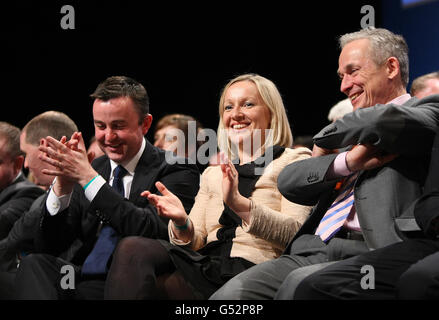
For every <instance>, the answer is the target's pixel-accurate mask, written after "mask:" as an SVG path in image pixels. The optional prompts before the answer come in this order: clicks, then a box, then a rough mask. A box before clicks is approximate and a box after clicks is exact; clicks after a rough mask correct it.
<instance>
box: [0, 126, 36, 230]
mask: <svg viewBox="0 0 439 320" xmlns="http://www.w3.org/2000/svg"><path fill="white" fill-rule="evenodd" d="M23 162H24V156H23V153H22V152H21V150H20V129H18V128H17V127H14V126H13V125H11V124H9V123H6V122H0V239H3V238H5V237H6V236H7V235H8V233H9V231H10V230H11V228H12V226H13V225H14V222H15V221H17V220H18V219H19V218H20V217H21V215H22V214H23V213H24V212H26V211H27V210H28V209H29V207H30V206H31V205H32V202H34V200H35V199H36V198H38V196H40V195H41V194H42V193H43V190H41V189H40V188H38V187H37V186H36V185H35V184H33V183H31V182H30V181H28V180H27V179H26V178H25V177H24V176H23V173H22V172H21V169H22V167H23Z"/></svg>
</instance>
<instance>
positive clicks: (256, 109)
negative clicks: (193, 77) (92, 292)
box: [105, 74, 311, 299]
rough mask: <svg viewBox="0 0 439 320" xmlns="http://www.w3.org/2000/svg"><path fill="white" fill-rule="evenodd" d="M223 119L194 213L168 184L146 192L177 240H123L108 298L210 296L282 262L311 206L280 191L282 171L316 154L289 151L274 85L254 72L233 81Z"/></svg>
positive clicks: (111, 274)
mask: <svg viewBox="0 0 439 320" xmlns="http://www.w3.org/2000/svg"><path fill="white" fill-rule="evenodd" d="M219 116H220V122H219V126H218V144H219V148H220V150H222V152H224V153H225V156H224V157H223V161H222V164H221V165H219V166H209V167H208V168H207V169H206V170H205V171H204V173H203V175H202V178H201V186H200V191H199V193H198V195H197V197H196V200H195V204H194V207H193V208H192V210H191V212H190V214H189V216H187V214H186V213H187V211H186V210H185V209H184V207H183V206H182V204H181V202H180V201H179V200H178V198H176V197H175V196H174V195H173V194H172V193H171V192H170V191H169V190H168V189H167V186H166V183H163V184H162V183H160V182H158V183H157V184H156V185H157V188H158V189H159V191H160V192H161V194H162V196H160V195H157V194H152V193H150V192H149V191H145V192H144V193H143V194H142V195H143V196H145V197H147V198H148V199H149V200H150V201H151V202H152V203H153V204H154V205H155V206H156V207H157V209H158V212H159V213H160V215H162V216H164V217H166V218H168V219H170V222H169V226H168V228H169V234H170V240H171V242H168V241H162V240H154V239H148V238H142V237H128V238H125V239H123V240H122V241H121V242H120V244H119V245H118V248H117V249H116V252H115V255H114V258H113V262H112V264H111V268H110V272H109V274H108V278H107V283H106V288H105V298H106V299H206V298H208V297H209V296H210V295H211V294H212V293H213V292H214V291H215V290H216V289H218V288H219V287H220V286H221V285H222V284H224V283H225V282H226V281H227V280H228V279H230V278H231V277H233V276H234V275H236V274H238V273H240V272H242V271H244V270H246V269H247V268H249V267H251V266H253V265H255V264H258V263H261V262H263V261H267V260H270V259H273V258H276V257H277V256H278V255H279V254H280V253H281V252H282V251H283V250H284V248H285V245H286V244H287V243H288V242H289V240H290V239H291V238H292V237H293V236H294V234H295V233H296V232H297V230H298V229H299V228H300V226H301V225H302V223H303V221H304V220H305V219H306V217H307V215H308V213H309V210H310V207H308V206H302V205H298V204H296V203H293V202H290V201H287V200H286V199H285V198H283V197H282V196H281V194H280V193H279V191H278V189H277V176H278V174H279V172H280V171H281V170H282V168H284V167H285V166H286V165H288V164H289V163H292V162H296V161H299V160H303V159H306V158H309V157H310V155H311V152H310V150H308V149H306V148H299V149H291V144H292V134H291V130H290V126H289V123H288V118H287V116H286V112H285V108H284V105H283V102H282V98H281V96H280V94H279V92H278V90H277V88H276V86H275V85H274V84H273V82H271V81H270V80H268V79H266V78H264V77H261V76H259V75H255V74H245V75H241V76H239V77H237V78H235V79H233V80H231V81H230V82H229V83H228V84H227V85H226V86H225V87H224V89H223V91H222V95H221V98H220V102H219ZM227 159H233V161H230V160H227Z"/></svg>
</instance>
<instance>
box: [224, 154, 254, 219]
mask: <svg viewBox="0 0 439 320" xmlns="http://www.w3.org/2000/svg"><path fill="white" fill-rule="evenodd" d="M221 157H222V158H223V159H222V161H221V165H220V166H221V171H222V173H223V181H222V185H223V201H224V203H225V204H226V205H227V206H229V208H230V209H232V210H233V212H235V213H236V214H237V215H238V216H239V217H240V218H241V219H242V220H244V221H245V222H246V223H247V224H248V223H249V222H250V206H251V202H250V200H249V199H247V198H245V197H244V196H242V195H241V194H240V193H239V190H238V183H239V176H238V171H236V168H235V166H234V165H233V163H232V162H231V161H230V160H228V159H227V158H226V157H225V156H224V154H222V155H221Z"/></svg>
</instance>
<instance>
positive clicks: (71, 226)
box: [35, 141, 200, 265]
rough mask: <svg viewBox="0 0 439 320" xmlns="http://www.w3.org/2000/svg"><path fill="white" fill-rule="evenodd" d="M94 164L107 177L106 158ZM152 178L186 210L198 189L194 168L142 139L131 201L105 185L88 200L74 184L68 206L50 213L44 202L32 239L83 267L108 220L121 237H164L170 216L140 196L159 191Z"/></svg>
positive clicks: (40, 247)
mask: <svg viewBox="0 0 439 320" xmlns="http://www.w3.org/2000/svg"><path fill="white" fill-rule="evenodd" d="M92 165H93V167H94V168H95V170H96V171H97V172H98V173H99V174H100V175H101V176H102V177H103V178H104V179H105V180H107V181H108V179H109V177H110V171H111V166H110V161H109V159H108V157H107V156H102V157H100V158H98V159H96V160H95V161H93V164H92ZM156 181H161V182H162V183H163V184H164V185H165V186H166V187H167V188H168V189H169V190H170V191H171V192H172V193H174V194H175V195H176V196H177V197H178V198H179V199H180V200H181V201H182V203H183V205H184V207H185V209H186V212H188V213H189V211H190V209H191V208H192V205H193V203H194V198H195V196H196V194H197V192H198V189H199V183H200V182H199V181H200V173H199V171H198V168H197V166H196V165H192V164H178V163H176V164H172V165H171V164H168V163H167V162H166V161H165V151H163V150H160V149H159V148H156V147H154V146H153V145H152V144H150V143H149V142H148V141H146V147H145V150H144V152H143V154H142V156H141V158H140V160H139V162H138V164H137V167H136V169H135V172H134V178H133V182H132V186H131V191H130V196H129V199H124V198H123V197H122V196H121V195H119V194H118V193H117V192H116V191H115V190H114V189H113V188H112V187H111V186H110V185H109V184H108V183H106V184H104V185H103V186H102V188H101V189H100V190H99V192H98V193H97V195H96V196H95V198H94V199H93V201H92V202H89V201H88V200H87V198H86V197H85V195H84V191H83V189H82V187H81V186H80V185H79V184H78V185H76V186H75V188H74V191H73V194H72V197H71V200H70V205H69V207H68V208H67V209H65V210H64V211H62V212H59V213H57V214H56V215H55V216H51V215H50V214H49V212H48V211H47V208H46V204H45V201H43V203H42V206H41V209H40V210H41V213H42V215H41V222H40V228H39V230H38V232H37V235H36V239H35V245H36V248H37V251H38V252H41V253H49V254H51V255H54V256H60V257H61V258H64V259H66V260H68V261H71V262H72V263H74V264H76V265H82V264H83V262H84V260H85V258H86V257H87V255H88V254H89V253H90V252H91V250H92V249H93V246H94V244H95V241H96V239H97V233H98V227H99V225H100V223H101V222H103V223H108V224H109V225H110V226H111V227H113V228H114V229H115V230H116V231H117V232H118V233H119V234H120V235H121V237H126V236H133V235H138V236H144V237H149V238H158V239H168V220H167V219H164V218H162V217H159V216H158V214H157V211H156V208H155V207H154V206H152V205H151V204H150V203H149V201H148V200H147V199H146V198H144V197H141V196H140V193H141V192H142V191H144V190H150V191H151V192H152V193H157V192H158V191H157V189H156V188H155V185H154V184H155V182H156Z"/></svg>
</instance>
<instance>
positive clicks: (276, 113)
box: [217, 73, 293, 157]
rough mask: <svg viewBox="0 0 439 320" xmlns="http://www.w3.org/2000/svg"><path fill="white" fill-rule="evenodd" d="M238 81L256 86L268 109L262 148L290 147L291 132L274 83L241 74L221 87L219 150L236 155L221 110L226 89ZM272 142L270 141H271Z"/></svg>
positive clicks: (291, 141)
mask: <svg viewBox="0 0 439 320" xmlns="http://www.w3.org/2000/svg"><path fill="white" fill-rule="evenodd" d="M240 81H251V82H253V83H254V84H255V85H256V88H257V90H258V92H259V94H260V95H261V98H262V100H263V101H264V103H265V105H266V106H267V108H268V110H269V111H270V115H271V122H270V128H268V129H272V130H270V134H269V136H268V137H267V138H266V140H265V144H264V146H263V147H264V148H265V149H266V148H267V147H270V146H271V145H279V146H282V147H285V148H291V146H292V144H293V135H292V133H291V128H290V124H289V122H288V117H287V113H286V110H285V106H284V103H283V101H282V97H281V95H280V93H279V90H278V89H277V87H276V85H275V84H274V83H273V82H272V81H271V80H268V79H267V78H264V77H262V76H260V75H257V74H253V73H251V74H243V75H240V76H238V77H236V78H234V79H232V80H230V81H229V82H228V83H227V84H226V85H225V86H224V88H223V90H222V93H221V97H220V101H219V117H220V120H219V124H218V132H217V136H218V147H219V149H220V150H221V151H223V152H227V154H231V155H232V156H233V157H236V156H237V155H236V154H234V152H233V150H232V148H231V146H230V141H229V139H228V137H227V132H226V129H225V128H224V124H223V112H224V100H225V94H226V92H227V89H229V87H230V86H231V85H233V84H234V83H237V82H240ZM271 142H272V143H271Z"/></svg>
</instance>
